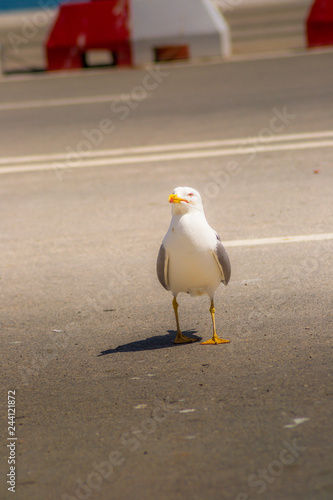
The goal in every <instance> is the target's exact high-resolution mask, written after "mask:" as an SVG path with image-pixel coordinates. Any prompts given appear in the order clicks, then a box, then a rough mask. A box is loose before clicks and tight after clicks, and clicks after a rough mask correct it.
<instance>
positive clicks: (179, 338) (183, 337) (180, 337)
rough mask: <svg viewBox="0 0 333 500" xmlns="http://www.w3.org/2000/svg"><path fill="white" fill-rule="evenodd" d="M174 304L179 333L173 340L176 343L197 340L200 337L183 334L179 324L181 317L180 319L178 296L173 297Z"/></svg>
mask: <svg viewBox="0 0 333 500" xmlns="http://www.w3.org/2000/svg"><path fill="white" fill-rule="evenodd" d="M172 305H173V310H174V311H175V316H176V323H177V335H176V338H175V340H174V341H173V343H174V344H185V343H188V342H196V341H197V340H198V339H190V338H189V337H186V335H183V334H182V332H181V329H180V326H179V319H178V302H177V300H176V297H174V298H173V301H172Z"/></svg>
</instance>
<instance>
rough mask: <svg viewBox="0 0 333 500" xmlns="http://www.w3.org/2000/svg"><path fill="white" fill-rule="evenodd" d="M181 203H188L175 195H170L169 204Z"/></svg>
mask: <svg viewBox="0 0 333 500" xmlns="http://www.w3.org/2000/svg"><path fill="white" fill-rule="evenodd" d="M181 201H185V202H186V203H188V202H187V200H184V199H183V198H179V196H177V195H176V194H170V196H169V203H180V202H181Z"/></svg>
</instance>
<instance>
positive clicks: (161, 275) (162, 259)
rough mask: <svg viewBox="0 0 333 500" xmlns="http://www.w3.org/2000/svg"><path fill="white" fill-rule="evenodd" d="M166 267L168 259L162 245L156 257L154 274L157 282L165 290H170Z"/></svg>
mask: <svg viewBox="0 0 333 500" xmlns="http://www.w3.org/2000/svg"><path fill="white" fill-rule="evenodd" d="M168 267H169V257H168V255H167V252H166V250H165V248H164V246H163V244H162V245H161V246H160V250H159V252H158V256H157V263H156V272H157V277H158V280H159V282H160V283H161V285H162V286H163V287H164V288H165V289H166V290H170V288H169V283H168Z"/></svg>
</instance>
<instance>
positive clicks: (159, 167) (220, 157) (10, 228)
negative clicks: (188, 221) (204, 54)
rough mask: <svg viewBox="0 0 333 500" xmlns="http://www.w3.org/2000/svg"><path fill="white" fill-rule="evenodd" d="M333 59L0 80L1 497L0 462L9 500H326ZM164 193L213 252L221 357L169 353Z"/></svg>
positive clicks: (206, 332)
mask: <svg viewBox="0 0 333 500" xmlns="http://www.w3.org/2000/svg"><path fill="white" fill-rule="evenodd" d="M332 57H333V55H332V52H324V53H312V54H310V55H300V56H297V57H285V58H275V59H261V60H260V59H259V60H248V61H246V60H245V61H239V62H230V63H224V64H221V63H218V64H207V65H186V64H184V65H182V64H178V65H177V64H174V65H170V66H160V67H159V69H156V68H155V69H154V68H150V69H142V70H114V71H98V72H97V71H96V72H90V73H89V72H88V73H72V74H70V75H52V76H51V77H47V76H41V75H40V76H35V77H17V78H12V79H9V80H8V79H7V80H5V81H1V83H0V116H1V125H0V127H1V129H0V134H1V135H0V137H1V157H0V181H1V182H0V210H1V240H0V261H1V275H0V276H1V280H0V287H1V381H2V383H1V400H0V404H1V476H0V482H1V498H4V499H7V498H13V496H12V493H11V492H8V491H7V487H8V486H9V485H8V484H6V474H8V473H9V467H10V465H9V464H8V463H7V462H8V457H10V456H11V454H12V455H13V454H14V455H15V460H16V463H15V467H16V469H15V473H16V476H15V481H16V496H15V498H17V499H18V500H46V499H51V500H53V499H62V500H66V499H67V500H68V499H73V498H80V499H83V498H84V499H88V498H89V499H90V498H91V499H99V500H104V499H105V500H106V499H111V498H112V499H113V498H114V499H117V500H129V499H130V500H131V499H133V500H134V499H135V500H151V499H154V500H155V499H156V498H159V499H162V500H164V499H172V500H183V499H191V500H203V499H205V500H229V499H230V500H249V499H251V500H256V499H258V500H259V499H260V498H261V499H265V500H326V499H327V500H329V499H331V498H332V495H333V475H332V472H333V470H332V432H331V431H332V394H333V391H332V254H333V241H332V219H333V212H332V186H333V179H332V150H333V140H332V137H333V135H332V134H333V133H332V130H333V115H332V97H333V91H332V89H333V71H332ZM155 84H156V85H155ZM119 96H120V98H121V101H119V100H117V99H119ZM98 101H99V102H98ZM212 141H214V142H212ZM138 148H139V149H138ZM178 185H189V186H192V187H194V188H197V189H198V190H199V191H200V192H201V193H202V197H203V202H204V206H205V209H206V216H207V219H208V221H209V222H210V224H211V225H212V226H213V227H214V228H215V229H216V230H217V231H218V232H219V233H220V235H221V237H222V240H223V241H224V242H226V247H227V250H228V253H229V256H230V260H231V265H232V277H231V281H230V284H229V285H228V286H227V287H226V288H224V289H222V287H220V289H219V291H218V293H217V296H216V319H217V329H218V333H219V334H220V335H221V336H223V337H225V338H228V339H230V341H231V342H230V344H228V345H219V346H202V345H200V344H199V343H194V344H191V345H182V346H175V345H173V344H172V340H173V338H174V336H175V321H174V317H173V311H172V306H171V296H170V294H168V293H167V292H166V291H165V290H164V289H163V288H162V287H161V286H160V285H159V283H158V281H157V278H156V276H155V261H156V256H157V252H158V248H159V245H160V242H161V240H162V238H163V236H164V234H165V232H166V230H167V227H168V224H169V220H170V206H169V205H168V203H167V198H168V195H169V193H170V192H171V191H172V189H173V188H174V187H176V186H178ZM318 234H320V235H326V236H323V239H322V240H316V238H315V235H318ZM296 235H298V236H300V238H298V241H281V239H282V240H283V238H285V237H288V236H296ZM306 236H308V239H306ZM263 238H271V239H269V240H265V241H263ZM272 238H273V240H272ZM274 238H277V239H274ZM279 238H280V239H279ZM258 239H259V243H262V244H258ZM244 240H247V241H245V242H244ZM241 242H243V243H241ZM179 302H180V308H179V313H180V321H181V326H182V328H183V331H184V332H188V333H189V332H192V333H193V334H194V335H196V336H198V337H200V338H204V339H207V338H209V336H210V334H211V320H210V314H209V300H208V298H205V297H201V298H197V299H191V298H190V297H187V296H184V297H181V298H180V300H179ZM8 391H15V404H16V414H15V417H16V429H15V436H13V437H17V440H13V439H11V436H9V434H8V425H7V396H8ZM10 396H13V394H12V393H10ZM10 400H11V402H13V398H12V397H11V398H10ZM11 404H13V403H11ZM11 407H12V406H11ZM10 413H12V412H10ZM8 437H9V438H10V439H7V438H8ZM8 443H9V444H10V443H14V444H12V445H11V448H10V447H8V446H7V445H8Z"/></svg>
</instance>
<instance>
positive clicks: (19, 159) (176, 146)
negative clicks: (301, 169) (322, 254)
mask: <svg viewBox="0 0 333 500" xmlns="http://www.w3.org/2000/svg"><path fill="white" fill-rule="evenodd" d="M325 137H332V138H333V130H323V131H322V132H304V133H299V134H287V135H275V136H272V137H270V138H269V139H266V140H264V139H263V140H260V139H258V137H241V138H237V139H224V140H215V141H201V142H184V143H173V144H160V145H150V146H137V147H132V148H118V149H100V150H96V151H83V152H82V153H78V152H75V151H74V153H53V154H52V153H51V154H45V155H30V156H16V157H15V156H14V157H7V158H0V165H4V164H5V165H10V164H18V163H29V162H42V161H56V160H65V161H66V160H68V158H69V157H71V158H72V160H71V161H72V162H73V161H75V159H73V157H74V155H75V157H76V160H80V159H84V158H98V157H108V156H120V155H130V154H134V153H138V154H140V153H153V152H156V151H157V152H162V151H182V150H186V149H189V150H193V149H209V148H215V147H224V146H237V145H238V147H239V148H242V147H243V146H246V145H252V144H255V145H256V147H255V149H256V148H257V145H258V146H260V145H263V146H267V145H268V144H270V143H272V142H273V143H274V142H290V141H301V140H304V139H323V138H325ZM251 152H252V153H253V152H254V149H253V148H251Z"/></svg>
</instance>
